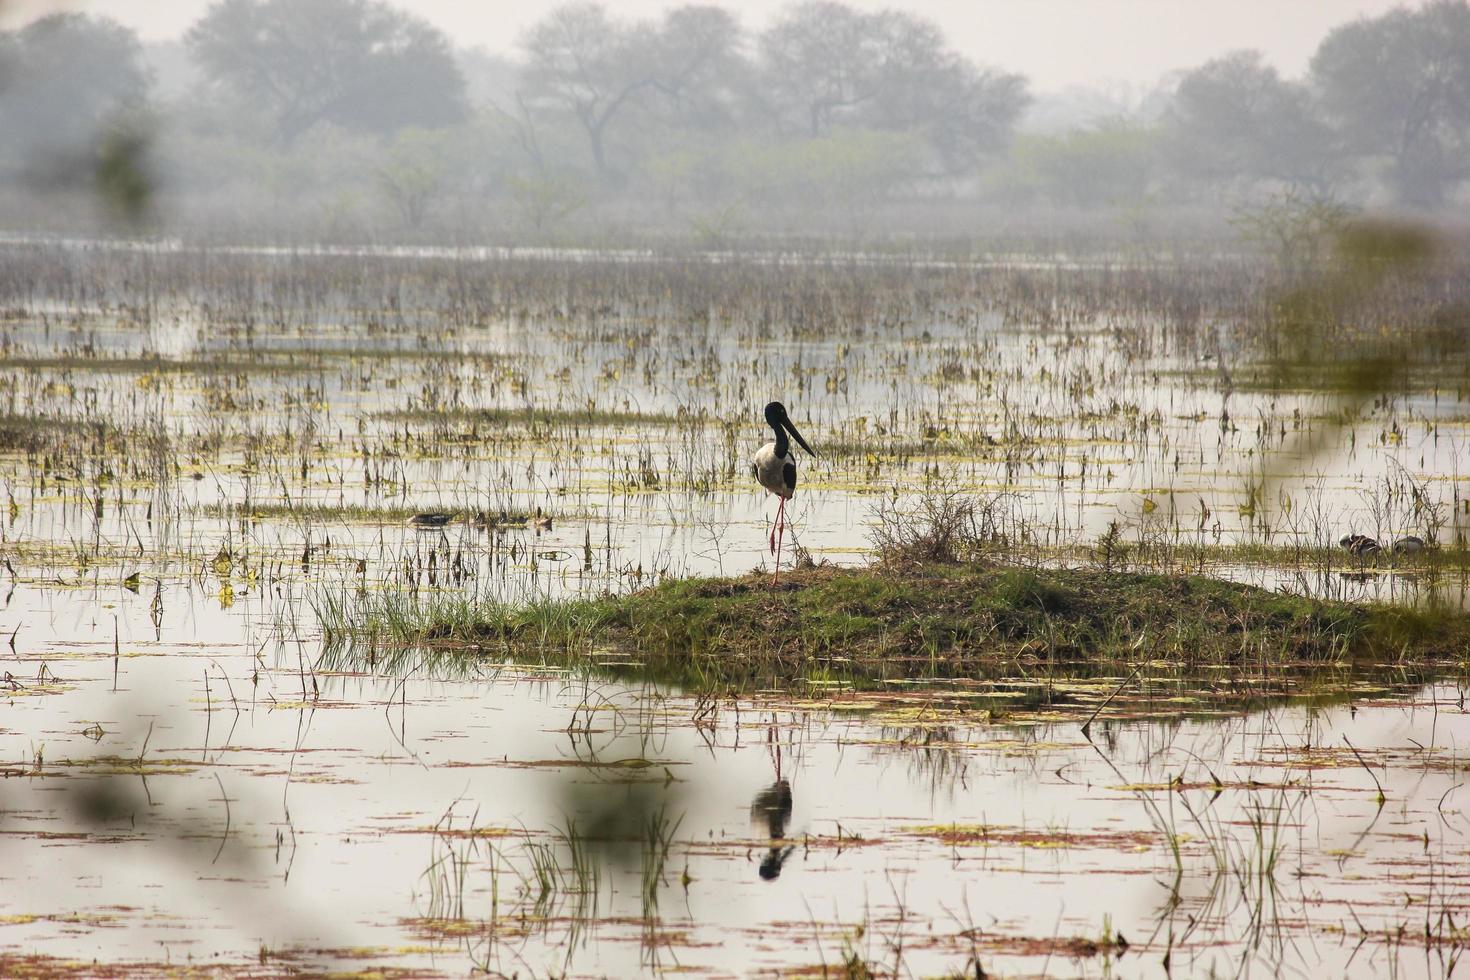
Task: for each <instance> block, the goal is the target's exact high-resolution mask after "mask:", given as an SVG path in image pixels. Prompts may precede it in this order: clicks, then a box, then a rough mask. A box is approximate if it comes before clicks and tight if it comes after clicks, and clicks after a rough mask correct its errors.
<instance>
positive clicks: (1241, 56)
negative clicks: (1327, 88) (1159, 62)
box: [1165, 51, 1337, 189]
mask: <svg viewBox="0 0 1470 980" xmlns="http://www.w3.org/2000/svg"><path fill="white" fill-rule="evenodd" d="M1165 121H1166V125H1167V128H1168V132H1169V135H1170V141H1169V149H1170V154H1169V155H1170V159H1171V161H1172V163H1173V164H1174V166H1175V167H1176V168H1177V169H1178V170H1179V171H1181V172H1182V173H1183V174H1184V175H1185V176H1187V177H1191V178H1195V179H1201V180H1211V181H1228V180H1235V179H1241V178H1244V179H1246V180H1260V179H1274V180H1279V181H1282V182H1284V183H1286V184H1289V185H1306V186H1310V187H1314V188H1318V189H1322V188H1324V187H1325V186H1326V184H1327V183H1328V182H1329V180H1330V176H1331V173H1332V171H1333V168H1334V162H1335V160H1336V159H1337V154H1336V153H1335V147H1334V139H1333V134H1332V131H1331V130H1330V129H1329V128H1328V127H1327V125H1326V124H1325V123H1324V122H1323V121H1322V120H1321V119H1320V118H1319V117H1318V116H1317V115H1316V114H1315V112H1314V106H1313V105H1312V99H1311V95H1310V93H1309V91H1308V90H1307V88H1306V87H1305V86H1303V85H1299V84H1295V83H1292V82H1288V81H1286V80H1284V79H1282V78H1281V76H1280V75H1279V74H1277V72H1276V69H1275V68H1272V67H1271V66H1270V65H1267V64H1265V63H1264V62H1263V61H1262V59H1261V55H1260V53H1259V52H1257V51H1236V52H1232V53H1231V54H1228V55H1225V56H1224V57H1221V58H1216V59H1214V60H1212V61H1209V62H1206V63H1205V64H1203V65H1201V66H1200V67H1199V68H1196V69H1194V70H1193V71H1190V72H1188V73H1186V74H1185V75H1184V76H1183V77H1182V78H1181V79H1180V80H1179V85H1178V88H1177V89H1176V90H1175V93H1174V98H1173V100H1172V101H1171V103H1170V105H1169V109H1168V111H1167V112H1166V113H1165Z"/></svg>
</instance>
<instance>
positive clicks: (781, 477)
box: [750, 442, 796, 500]
mask: <svg viewBox="0 0 1470 980" xmlns="http://www.w3.org/2000/svg"><path fill="white" fill-rule="evenodd" d="M750 472H751V475H753V476H754V477H755V482H757V483H759V484H760V485H761V486H763V487H765V488H766V489H767V490H769V491H770V492H771V493H774V494H775V495H776V496H778V497H780V498H781V499H782V500H790V499H791V498H792V496H794V495H795V493H796V458H795V457H794V456H793V455H792V454H791V452H790V451H787V453H786V455H785V456H777V455H776V444H775V443H774V442H768V443H766V444H765V445H764V446H762V447H760V448H759V449H757V450H756V451H755V456H754V457H753V458H752V459H751V462H750Z"/></svg>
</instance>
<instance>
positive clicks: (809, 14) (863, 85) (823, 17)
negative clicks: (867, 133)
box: [759, 0, 1028, 172]
mask: <svg viewBox="0 0 1470 980" xmlns="http://www.w3.org/2000/svg"><path fill="white" fill-rule="evenodd" d="M759 51H760V62H761V68H762V72H763V79H764V86H763V89H764V93H765V96H766V98H767V100H768V104H769V107H770V110H771V112H772V114H773V115H774V117H775V118H776V120H777V122H778V125H780V126H781V127H783V128H785V129H788V130H790V129H795V130H796V131H799V132H805V133H806V135H807V136H810V137H816V136H820V135H822V134H823V133H826V132H829V131H830V130H831V129H833V128H834V127H838V126H859V127H865V128H873V129H884V130H895V131H896V130H913V131H920V132H924V133H926V134H927V135H928V137H929V140H930V144H931V146H932V148H933V149H934V150H935V151H936V152H937V154H938V156H939V158H940V160H941V162H942V163H943V164H944V167H945V169H946V170H949V171H951V172H960V171H963V170H966V169H969V168H970V167H972V166H973V165H974V164H975V163H976V161H977V160H978V158H979V157H980V156H982V155H984V154H985V153H988V152H990V151H991V150H994V149H996V148H997V147H999V146H1001V145H1003V144H1004V143H1005V141H1006V140H1007V139H1008V138H1009V135H1010V130H1011V127H1012V126H1013V125H1014V123H1015V121H1016V119H1017V118H1018V117H1019V116H1020V113H1021V111H1022V110H1023V109H1024V108H1025V106H1026V104H1027V102H1028V96H1027V94H1026V85H1025V81H1024V80H1023V79H1022V78H1020V77H1019V76H1015V75H1003V74H999V73H994V72H989V71H982V70H980V69H979V68H977V67H976V66H975V65H973V64H971V63H970V62H969V61H968V60H966V59H965V58H963V57H961V56H960V55H958V54H956V53H955V52H954V51H952V50H951V49H950V48H949V47H948V45H947V44H946V42H945V38H944V35H943V33H942V32H941V31H940V30H939V28H938V27H936V26H935V25H934V24H932V23H930V22H929V21H926V20H923V19H921V18H918V17H914V16H912V15H910V14H906V13H901V12H898V11H894V10H883V11H880V12H878V13H875V14H864V13H862V12H860V11H857V10H854V9H853V8H851V7H849V6H847V5H845V4H842V3H837V2H833V0H804V2H802V3H798V4H796V5H795V6H793V7H791V8H789V10H788V12H787V13H786V14H785V16H783V17H782V18H781V19H780V20H778V21H777V22H776V23H775V24H773V25H772V26H771V27H770V28H769V29H768V30H767V31H766V32H765V33H763V34H762V35H761V37H760V43H759Z"/></svg>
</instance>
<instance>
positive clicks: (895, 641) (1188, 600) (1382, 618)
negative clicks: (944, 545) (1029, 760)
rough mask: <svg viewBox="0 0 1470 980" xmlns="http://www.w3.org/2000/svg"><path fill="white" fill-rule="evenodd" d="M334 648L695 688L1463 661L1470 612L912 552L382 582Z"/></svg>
mask: <svg viewBox="0 0 1470 980" xmlns="http://www.w3.org/2000/svg"><path fill="white" fill-rule="evenodd" d="M322 611H323V612H324V614H325V615H324V618H323V621H324V622H327V623H330V626H329V628H328V635H327V640H328V646H329V648H330V647H332V646H334V645H337V646H341V645H344V644H346V645H352V646H359V647H360V648H362V649H373V648H387V649H389V650H398V651H405V650H419V651H428V652H429V653H430V654H431V655H433V656H436V657H445V656H447V657H450V658H463V659H468V660H470V661H473V660H475V659H477V658H482V657H500V658H510V659H514V660H520V661H527V662H535V663H544V664H551V665H557V666H560V667H572V668H581V669H587V670H591V671H593V672H595V673H602V674H610V675H613V676H617V677H624V678H629V677H637V678H653V679H656V680H660V681H665V682H669V683H674V684H678V685H680V686H682V687H684V688H686V689H688V690H692V691H700V692H712V691H731V690H739V691H749V690H753V689H766V688H780V689H787V690H789V689H793V688H796V689H803V688H805V687H806V686H808V685H809V684H811V683H819V684H831V683H837V684H841V685H851V686H855V687H859V688H862V687H873V686H882V685H884V684H891V683H898V682H904V681H918V682H932V683H936V684H947V683H951V682H966V681H980V680H984V679H996V678H1004V677H1008V676H1023V677H1024V676H1030V675H1036V674H1043V675H1046V676H1049V677H1056V676H1088V675H1090V674H1094V673H1097V672H1099V671H1100V670H1101V671H1105V670H1107V669H1113V668H1116V667H1117V666H1118V665H1120V664H1129V663H1138V662H1148V663H1154V664H1161V665H1168V668H1169V669H1172V670H1175V671H1178V672H1181V673H1191V672H1192V673H1195V674H1198V673H1201V672H1209V673H1218V672H1219V671H1221V670H1227V671H1228V670H1234V671H1238V672H1247V673H1261V672H1280V671H1293V670H1296V671H1310V670H1312V669H1315V668H1321V667H1334V666H1336V667H1340V666H1343V665H1351V664H1354V663H1370V662H1378V661H1383V660H1388V661H1398V662H1403V661H1406V660H1407V661H1412V662H1417V663H1421V664H1429V663H1445V662H1458V661H1459V660H1460V659H1462V658H1463V657H1464V651H1465V650H1466V649H1470V616H1466V615H1465V614H1463V613H1458V612H1449V611H1440V610H1433V609H1406V608H1402V607H1390V606H1359V605H1351V604H1346V603H1335V602H1323V601H1317V600H1313V599H1308V598H1303V597H1300V596H1294V595H1286V594H1281V593H1275V592H1270V591H1267V590H1264V589H1259V588H1255V587H1252V586H1248V585H1240V584H1235V583H1230V582H1223V581H1218V580H1215V579H1209V578H1203V577H1198V576H1165V575H1151V574H1139V573H1120V572H1106V571H1101V570H1097V569H1046V568H1017V567H1008V566H1003V565H995V564H980V563H966V564H957V563H956V564H944V563H938V562H931V563H927V564H915V563H909V564H906V565H905V566H904V567H902V568H901V569H895V568H892V567H885V566H874V567H869V568H833V567H818V568H810V569H803V570H797V571H793V572H790V573H788V575H787V576H786V577H785V578H784V579H783V587H782V588H780V589H773V588H772V587H771V585H770V582H769V579H768V578H767V577H766V576H765V575H763V574H759V573H752V574H750V575H746V576H743V577H740V578H733V579H691V580H683V581H669V582H665V583H663V584H660V585H658V586H655V587H654V588H651V589H646V590H643V591H640V592H635V593H632V594H630V595H626V596H621V597H604V598H599V599H573V600H565V601H541V602H537V603H534V604H531V605H523V606H517V605H509V604H499V603H497V604H490V603H476V602H473V601H470V600H459V601H436V602H434V603H431V604H429V605H419V604H415V603H413V602H412V601H411V600H408V599H407V598H406V597H401V596H397V595H390V594H383V595H379V596H377V597H375V598H373V599H372V600H371V601H370V602H369V603H367V604H366V605H363V606H358V607H356V608H352V609H349V608H344V607H341V606H337V607H333V609H323V610H322Z"/></svg>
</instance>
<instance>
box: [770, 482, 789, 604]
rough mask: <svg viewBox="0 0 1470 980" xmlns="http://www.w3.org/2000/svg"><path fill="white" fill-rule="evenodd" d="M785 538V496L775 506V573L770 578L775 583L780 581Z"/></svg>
mask: <svg viewBox="0 0 1470 980" xmlns="http://www.w3.org/2000/svg"><path fill="white" fill-rule="evenodd" d="M785 540H786V498H785V497H782V498H781V506H780V507H777V508H776V575H775V577H774V578H772V579H771V584H772V585H775V584H776V583H777V582H779V581H781V544H782V542H784V541H785Z"/></svg>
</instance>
